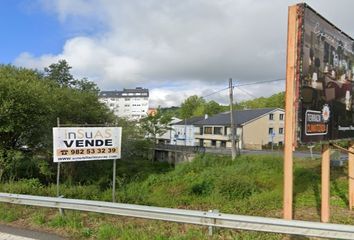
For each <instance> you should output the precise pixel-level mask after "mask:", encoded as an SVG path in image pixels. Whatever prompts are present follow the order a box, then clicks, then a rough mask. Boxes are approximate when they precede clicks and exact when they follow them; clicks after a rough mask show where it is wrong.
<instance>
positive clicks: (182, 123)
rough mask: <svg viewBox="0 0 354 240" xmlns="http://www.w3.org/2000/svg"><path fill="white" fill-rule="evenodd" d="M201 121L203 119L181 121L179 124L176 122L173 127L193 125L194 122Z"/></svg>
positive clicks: (193, 118) (195, 118) (194, 118)
mask: <svg viewBox="0 0 354 240" xmlns="http://www.w3.org/2000/svg"><path fill="white" fill-rule="evenodd" d="M203 119H204V117H192V118H188V119H186V120H182V121H180V122H177V123H175V124H173V125H193V124H194V123H195V122H198V121H201V120H203Z"/></svg>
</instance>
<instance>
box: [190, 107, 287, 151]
mask: <svg viewBox="0 0 354 240" xmlns="http://www.w3.org/2000/svg"><path fill="white" fill-rule="evenodd" d="M284 116H285V115H284V110H283V109H280V108H262V109H250V110H235V111H233V118H234V122H235V125H236V126H237V128H236V129H237V131H236V135H237V141H236V145H237V146H238V148H240V149H262V147H263V146H265V145H269V144H276V145H282V144H283V142H284ZM230 122H231V121H230V112H224V113H219V114H216V115H214V116H211V117H208V118H206V119H203V120H200V121H197V122H195V123H194V127H195V141H196V143H197V145H199V146H205V147H223V148H231V139H232V138H231V128H230V126H231V124H230Z"/></svg>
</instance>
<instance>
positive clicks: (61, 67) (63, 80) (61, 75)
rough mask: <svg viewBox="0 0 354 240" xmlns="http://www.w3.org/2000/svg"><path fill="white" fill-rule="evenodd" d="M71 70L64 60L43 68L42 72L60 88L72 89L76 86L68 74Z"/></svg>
mask: <svg viewBox="0 0 354 240" xmlns="http://www.w3.org/2000/svg"><path fill="white" fill-rule="evenodd" d="M71 68H72V67H71V66H69V64H68V62H67V61H66V60H59V61H58V63H53V64H51V65H49V67H45V68H44V72H45V76H46V77H47V78H48V79H50V80H52V81H53V82H55V83H57V84H58V85H59V86H60V87H73V86H75V85H76V80H75V79H74V77H73V75H71V73H70V69H71Z"/></svg>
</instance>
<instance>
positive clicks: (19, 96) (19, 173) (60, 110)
mask: <svg viewBox="0 0 354 240" xmlns="http://www.w3.org/2000/svg"><path fill="white" fill-rule="evenodd" d="M70 68H71V67H70ZM85 84H87V85H90V86H94V84H90V82H89V81H88V80H86V81H85ZM91 89H92V88H91ZM57 117H60V121H61V123H63V124H68V123H75V124H85V123H92V124H102V123H113V122H115V121H116V118H115V117H114V115H113V114H112V113H111V112H110V111H109V110H108V108H107V107H106V106H105V105H104V104H103V103H100V102H99V101H98V96H97V94H96V93H94V91H91V90H88V91H86V90H80V89H77V88H72V87H70V86H69V87H62V86H60V85H59V84H53V81H52V80H51V79H48V77H44V76H43V75H42V74H39V73H38V72H37V71H33V70H29V69H24V68H17V67H14V66H9V65H0V181H1V180H4V179H7V180H8V179H18V178H33V177H37V178H42V179H48V178H50V177H51V175H52V173H53V172H54V169H53V168H52V167H53V163H52V157H51V154H52V127H55V126H56V122H57V121H56V119H57ZM65 168H66V167H64V171H63V174H67V173H68V172H69V171H74V170H75V168H74V167H73V168H70V169H69V168H67V169H65ZM87 176H89V174H87Z"/></svg>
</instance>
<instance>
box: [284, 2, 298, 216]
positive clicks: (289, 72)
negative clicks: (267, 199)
mask: <svg viewBox="0 0 354 240" xmlns="http://www.w3.org/2000/svg"><path fill="white" fill-rule="evenodd" d="M297 9H298V6H296V5H294V6H291V7H289V15H288V49H287V63H286V95H285V142H284V196H283V217H284V219H289V220H291V219H292V218H293V150H294V141H295V112H294V99H295V87H296V84H295V80H296V79H295V74H296V54H297V42H296V37H297V25H296V20H297Z"/></svg>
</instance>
